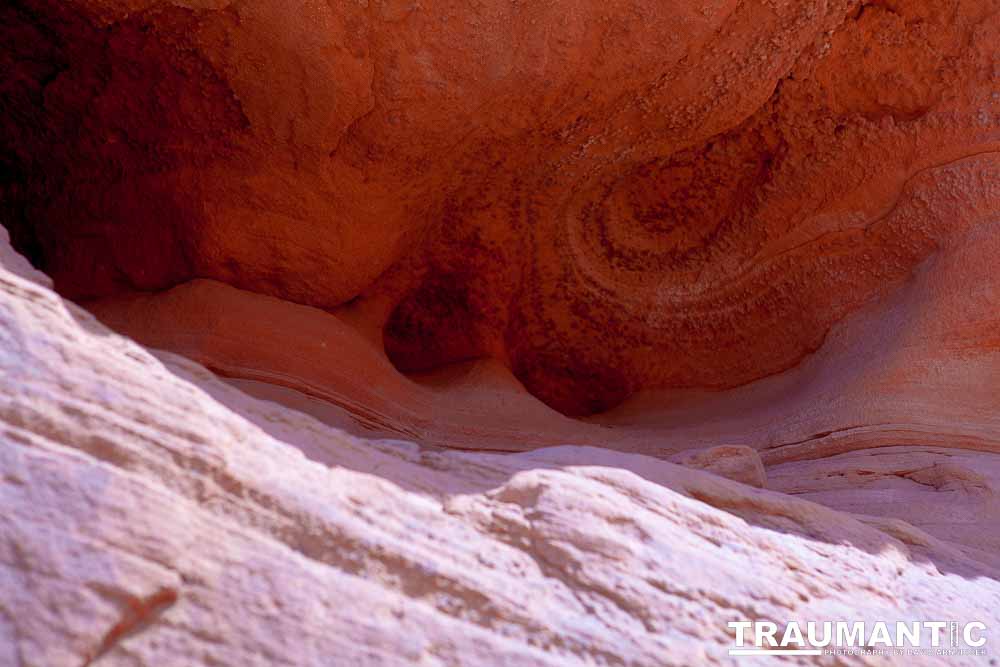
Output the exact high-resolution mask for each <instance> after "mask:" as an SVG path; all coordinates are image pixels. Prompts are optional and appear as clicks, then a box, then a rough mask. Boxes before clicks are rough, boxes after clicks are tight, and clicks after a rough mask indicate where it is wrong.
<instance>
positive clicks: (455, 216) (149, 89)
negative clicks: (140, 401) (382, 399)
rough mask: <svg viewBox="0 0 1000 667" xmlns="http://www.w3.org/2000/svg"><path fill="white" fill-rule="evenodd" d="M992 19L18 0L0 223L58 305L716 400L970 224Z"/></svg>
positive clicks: (266, 1) (10, 8)
mask: <svg viewBox="0 0 1000 667" xmlns="http://www.w3.org/2000/svg"><path fill="white" fill-rule="evenodd" d="M997 9H998V5H997V3H996V2H995V1H993V0H989V1H984V2H975V3H972V2H963V1H960V0H915V1H914V2H906V3H896V2H865V3H861V2H858V1H857V0H831V1H827V0H823V1H820V0H809V1H807V2H784V3H778V4H777V5H774V6H771V5H769V4H768V3H762V2H713V3H708V4H704V3H703V4H701V5H697V4H696V5H692V4H691V3H687V2H667V3H664V2H660V1H655V2H654V1H652V0H649V1H644V2H639V3H635V2H631V1H629V2H624V1H621V2H601V3H579V2H562V3H544V4H541V5H540V4H537V3H530V4H524V3H510V2H506V1H505V0H504V1H496V2H489V3H472V4H470V3H452V2H443V1H442V2H438V1H432V2H422V3H420V4H419V6H418V5H416V4H407V3H403V2H389V1H386V2H371V3H360V4H359V3H310V4H309V5H308V6H303V7H302V8H301V11H289V10H288V8H287V7H286V6H285V5H284V4H283V3H280V2H274V0H252V1H247V2H239V3H224V2H191V1H190V0H186V1H180V2H177V1H175V2H156V1H145V2H126V1H125V0H71V1H65V0H60V1H58V2H56V1H49V0H18V1H17V2H13V3H6V4H5V6H4V8H3V9H2V10H0V11H2V12H3V21H2V25H3V28H2V33H0V35H2V39H3V43H4V45H5V46H4V48H3V56H2V57H3V58H4V59H5V66H6V67H8V68H9V69H10V71H11V72H12V73H13V76H10V77H7V80H6V81H5V83H4V84H3V85H4V88H3V91H2V95H3V96H2V98H0V104H2V106H3V108H4V110H5V111H6V113H5V114H4V120H3V124H2V125H0V128H2V129H0V148H2V151H0V152H3V153H4V155H5V158H4V159H5V165H4V176H3V179H4V183H5V184H4V185H3V188H4V191H3V194H4V196H3V200H4V203H5V208H6V214H5V216H6V218H7V220H8V221H9V222H10V225H11V226H12V228H13V229H14V238H15V244H16V245H17V246H18V247H19V248H20V249H21V250H22V251H24V252H26V253H28V254H29V255H31V256H32V258H33V259H34V260H35V261H36V262H37V263H38V264H39V265H41V266H43V267H44V268H45V270H46V271H47V272H48V273H50V274H51V275H53V276H54V277H55V280H56V286H57V288H58V289H59V290H60V291H61V292H62V293H63V294H66V295H68V296H70V297H72V298H76V299H84V298H96V297H106V296H111V295H114V294H117V293H122V292H126V291H133V290H142V291H159V290H163V289H167V288H170V287H174V286H177V285H178V284H181V283H184V282H187V281H189V280H191V279H196V278H208V279H214V280H217V281H220V282H223V283H226V284H230V285H233V286H235V287H238V288H241V289H245V290H249V291H253V292H256V293H262V294H268V295H271V296H275V297H279V298H282V299H285V300H289V301H293V302H296V303H300V304H305V305H312V306H316V307H320V308H322V309H325V310H334V309H337V308H338V307H340V306H342V305H343V304H345V303H348V302H351V303H352V304H354V305H358V304H362V305H365V306H367V307H368V309H369V311H370V313H371V318H372V322H373V326H375V327H377V328H380V329H382V330H383V333H384V337H383V340H382V344H384V347H385V350H386V353H387V355H388V357H389V359H390V360H391V361H392V362H393V363H394V364H395V365H396V367H397V368H399V369H400V370H402V371H404V372H424V371H431V370H435V369H438V368H441V367H443V366H445V365H448V364H451V363H455V362H461V361H468V360H472V359H483V358H488V359H493V360H495V361H497V362H498V363H500V364H502V365H504V366H506V367H507V368H509V369H510V371H511V372H512V374H513V375H514V377H515V378H517V380H518V381H519V382H520V383H522V384H523V385H524V386H525V387H526V388H527V389H528V391H529V392H531V393H532V394H533V395H535V396H537V397H538V398H540V399H541V400H542V401H543V402H545V403H546V404H548V405H549V406H551V407H553V408H555V409H557V410H559V411H561V412H563V413H566V414H570V415H585V414H592V413H597V412H602V411H605V410H607V409H609V408H612V407H614V406H616V405H618V404H620V403H621V402H622V401H623V400H624V399H626V398H628V397H629V396H631V395H633V394H634V393H635V392H637V391H640V390H656V389H661V390H662V389H711V390H717V389H725V388H731V387H735V386H739V385H743V384H746V383H748V382H751V381H754V380H757V379H760V378H762V377H766V376H768V375H771V374H774V373H777V372H780V371H783V370H785V369H787V368H790V367H792V366H794V365H795V364H797V363H798V362H799V361H801V360H802V359H803V358H804V357H805V356H806V355H807V354H809V353H810V352H812V351H815V350H816V349H817V348H818V347H819V346H820V344H821V343H822V341H823V340H824V337H825V336H826V334H827V333H828V331H829V330H830V327H831V326H833V325H834V324H835V323H836V322H838V321H840V320H841V319H842V318H843V317H844V316H845V315H847V314H848V313H851V312H853V311H855V310H856V309H857V308H858V307H860V306H861V305H862V304H864V303H865V302H867V301H868V300H870V299H872V298H874V297H879V296H884V295H885V294H887V293H889V292H891V291H892V290H893V289H895V288H897V287H898V286H899V285H900V284H902V283H903V282H904V281H905V280H906V279H907V278H908V277H909V276H911V275H912V273H913V271H914V270H915V269H916V267H917V266H918V265H919V264H920V263H921V262H922V261H924V260H925V259H927V258H928V257H929V256H930V255H931V254H932V253H933V252H934V251H935V250H936V249H937V248H939V247H940V246H942V245H944V244H947V243H948V242H949V239H952V238H954V237H956V236H960V235H961V234H963V233H964V231H965V230H966V229H968V228H969V227H970V226H974V225H976V224H978V223H979V222H981V221H982V218H983V215H984V214H986V213H987V212H989V211H990V210H992V207H993V205H994V204H995V197H996V193H995V191H994V190H993V189H992V188H993V184H995V182H996V172H995V168H996V162H995V159H994V157H992V156H993V155H994V151H996V150H997V149H998V142H1000V134H998V126H1000V123H998V117H1000V116H998V114H1000V100H998V99H997V86H996V81H997V67H998V64H997V61H996V58H997V54H996V44H997V43H998V41H1000V21H998V20H997ZM973 156H977V157H973ZM956 198H957V199H958V200H957V201H956Z"/></svg>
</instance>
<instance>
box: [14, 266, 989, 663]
mask: <svg viewBox="0 0 1000 667" xmlns="http://www.w3.org/2000/svg"><path fill="white" fill-rule="evenodd" d="M0 257H2V261H3V269H2V270H0V322H2V326H0V337H2V338H0V342H2V346H0V378H2V382H3V386H4V391H3V392H2V393H0V427H2V430H0V433H2V446H0V470H2V473H3V477H2V481H0V494H2V500H3V507H4V512H3V513H2V514H0V522H2V523H3V530H2V532H0V536H2V537H0V582H2V587H3V593H4V594H3V596H0V663H2V664H5V665H8V664H9V665H25V666H27V665H45V666H47V667H48V666H53V667H61V666H63V665H69V666H74V667H75V666H78V665H211V664H215V665H262V666H263V665H267V666H270V665H286V664H287V665H296V666H299V665H374V664H417V663H419V664H456V665H458V664H461V665H468V664H512V665H575V664H580V665H584V664H611V665H626V664H628V665H658V666H659V665H685V666H686V665H697V664H724V663H727V662H730V661H731V660H732V659H731V658H729V657H728V655H727V649H728V647H729V646H730V645H731V639H732V638H731V635H730V634H729V630H728V628H727V627H726V622H728V621H729V620H742V619H743V618H745V617H752V618H786V617H795V618H855V619H859V620H869V621H875V620H882V619H886V618H893V619H904V620H905V619H914V620H920V619H926V618H938V617H941V616H942V614H945V615H947V616H948V617H949V618H951V617H955V618H962V619H979V620H983V621H984V622H986V623H987V624H988V626H989V627H990V628H991V631H990V632H991V634H990V635H989V640H990V642H996V641H997V640H1000V636H998V635H997V634H996V629H997V628H1000V616H998V614H997V609H1000V582H998V576H1000V569H997V568H996V566H995V565H992V566H991V565H989V564H987V563H984V562H982V561H980V560H976V559H974V558H971V557H970V556H969V555H967V554H966V553H964V551H965V549H964V548H963V547H961V546H957V545H956V543H961V541H962V540H961V538H960V536H957V535H956V540H955V542H949V541H948V540H946V539H940V538H936V537H934V536H932V535H930V534H928V533H927V532H924V531H923V530H920V529H919V528H916V527H914V526H913V525H912V524H909V523H907V522H905V521H903V520H894V521H885V520H881V519H875V518H871V517H865V516H860V517H859V516H855V515H853V514H852V513H851V512H848V511H837V510H831V509H827V508H825V507H823V506H821V505H818V504H815V503H814V502H810V501H808V500H805V499H799V498H796V497H794V496H790V495H785V494H779V493H776V492H772V491H766V490H760V489H754V488H752V487H748V486H745V485H742V484H739V483H736V482H732V481H729V480H725V479H723V478H721V477H717V476H715V475H710V474H707V473H702V472H698V471H694V470H689V469H683V468H679V467H678V466H676V465H674V464H671V463H667V462H665V461H661V460H658V459H655V458H649V457H645V456H640V455H630V454H623V453H616V452H612V451H610V450H607V449H598V448H590V447H558V448H550V449H541V450H538V451H536V452H532V453H529V454H517V455H498V454H486V453H461V452H448V451H440V450H437V451H435V450H433V449H422V448H420V447H419V446H417V445H415V444H412V443H407V442H402V441H398V440H360V439H358V438H355V437H353V436H350V435H348V434H346V433H344V432H343V431H341V430H337V429H334V428H331V427H329V426H326V425H324V424H322V423H321V422H319V421H317V420H315V419H313V418H311V417H309V416H307V415H305V414H303V413H301V412H298V411H294V410H290V409H287V408H284V407H281V406H279V405H277V404H276V403H273V402H269V401H259V400H255V399H253V398H250V397H249V396H247V395H246V394H244V393H242V392H240V391H238V390H236V389H234V388H232V387H230V386H228V385H225V384H223V383H222V382H220V381H219V380H218V379H216V378H215V377H214V376H213V375H212V374H210V373H209V372H207V371H206V370H205V369H203V368H202V367H200V366H197V365H195V364H193V363H192V362H190V361H187V360H184V359H183V358H181V357H176V356H173V355H171V354H161V355H158V356H154V355H152V354H150V353H149V352H148V351H146V350H144V349H142V348H141V347H139V346H138V345H137V344H135V343H133V342H131V341H129V340H127V339H125V338H122V337H119V336H117V335H115V334H113V333H112V332H111V331H109V330H108V329H106V328H104V327H103V326H102V325H100V324H99V323H97V322H96V321H95V320H94V319H93V318H92V317H91V316H90V315H89V314H87V313H86V312H85V311H83V310H81V309H79V308H78V307H76V306H75V305H73V304H71V303H67V302H65V301H63V300H62V299H60V298H59V297H58V296H56V295H55V294H54V293H53V292H51V291H50V290H49V289H48V288H47V287H45V286H44V285H40V284H38V283H36V282H32V281H30V280H29V279H26V278H24V277H22V276H20V275H17V274H16V273H14V272H12V271H11V270H10V269H11V268H14V269H15V270H20V268H22V267H17V266H15V267H11V265H10V263H9V262H10V257H9V255H8V254H3V255H2V256H0ZM303 454H305V456H303ZM963 456H964V457H965V459H964V460H966V461H968V460H970V459H969V457H970V456H972V454H971V453H966V454H964V455H963ZM928 457H929V458H928ZM962 460H963V459H961V458H959V459H957V460H954V461H952V468H951V469H950V470H952V471H954V470H957V469H958V468H960V467H961V465H962V463H961V462H962ZM836 461H837V459H836V458H834V459H829V460H828V462H824V463H822V464H821V465H818V466H815V467H813V468H812V469H811V471H812V472H811V474H814V475H816V476H822V475H824V474H825V475H829V473H830V472H832V471H833V470H835V469H836V465H837V463H836ZM933 461H934V459H933V455H927V457H925V458H924V460H923V461H921V462H920V467H921V470H927V468H928V467H931V468H932V467H933V466H927V465H926V464H927V463H933ZM789 465H791V464H789ZM994 468H995V464H994ZM892 470H894V468H893V464H892V462H891V461H888V462H886V463H885V464H884V465H882V466H881V467H880V468H879V470H878V471H875V472H877V473H878V474H880V475H882V476H891V474H892V472H891V471H892ZM978 470H979V476H978V477H975V478H973V477H972V476H970V475H966V476H965V477H966V479H967V480H968V485H969V486H970V487H976V493H979V494H980V495H979V497H980V498H983V497H985V496H989V495H992V493H993V491H994V487H995V485H994V484H992V483H991V482H990V481H989V480H990V477H989V471H988V470H986V469H984V468H983V467H982V466H979V467H978ZM858 474H860V473H858ZM949 474H950V473H949V470H945V469H941V470H938V471H937V472H933V471H930V472H915V473H914V474H913V475H912V477H913V478H914V479H916V480H917V483H920V484H924V483H928V480H931V481H930V482H929V483H931V484H932V485H933V484H937V482H936V481H933V480H939V479H945V478H948V477H949ZM950 476H951V478H953V479H955V478H957V476H956V475H954V474H951V475H950ZM796 478H797V479H798V480H799V482H801V483H805V481H806V478H805V475H797V476H796ZM944 486H947V485H944ZM958 486H961V485H958ZM958 486H955V487H954V488H952V489H950V491H949V490H943V492H945V493H948V494H949V496H948V497H949V500H954V499H955V498H957V497H958V496H957V493H958V492H959V491H960V489H959V488H958ZM811 488H812V489H813V492H814V493H815V494H816V495H817V499H819V498H818V496H819V494H820V493H821V491H820V490H817V489H816V488H815V487H811ZM829 488H830V490H829V493H833V494H835V493H836V488H835V487H829ZM928 493H930V492H928ZM865 507H866V508H867V506H865ZM854 509H857V508H851V510H854ZM994 645H995V644H994ZM801 660H804V659H798V658H783V659H782V661H783V662H782V664H797V663H800V662H801ZM978 661H979V658H968V657H967V658H962V657H959V658H952V657H938V658H935V657H933V656H931V657H928V658H925V659H924V660H923V664H941V665H955V664H978ZM857 662H858V663H859V664H860V663H870V664H879V662H878V660H876V659H872V660H868V659H857ZM801 664H806V663H804V662H803V663H801ZM831 664H833V662H831Z"/></svg>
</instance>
